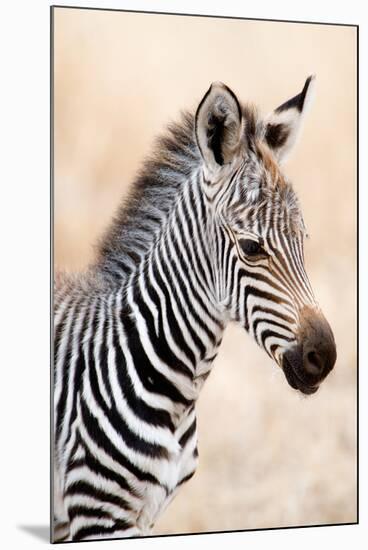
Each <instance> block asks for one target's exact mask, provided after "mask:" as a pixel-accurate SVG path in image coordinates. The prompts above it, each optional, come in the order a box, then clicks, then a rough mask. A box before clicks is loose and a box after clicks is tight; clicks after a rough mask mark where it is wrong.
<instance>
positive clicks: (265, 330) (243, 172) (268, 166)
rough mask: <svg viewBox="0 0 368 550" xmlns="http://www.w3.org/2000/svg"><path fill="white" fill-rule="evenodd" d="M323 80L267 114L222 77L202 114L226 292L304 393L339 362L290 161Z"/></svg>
mask: <svg viewBox="0 0 368 550" xmlns="http://www.w3.org/2000/svg"><path fill="white" fill-rule="evenodd" d="M313 84H314V77H309V78H308V79H307V80H306V83H305V85H304V88H303V90H302V92H301V93H300V94H298V95H296V96H295V97H293V98H292V99H290V100H289V101H287V102H285V103H283V104H282V105H280V107H278V108H277V109H276V110H275V111H274V112H273V113H272V114H271V115H270V116H268V117H267V118H266V119H264V120H262V119H260V118H259V116H258V115H257V112H256V110H255V109H254V108H253V107H249V106H244V105H241V104H240V103H239V101H238V99H237V98H236V96H235V94H234V93H233V92H232V91H231V90H230V89H229V88H228V87H227V86H225V85H224V84H222V83H214V84H212V86H211V87H210V89H209V90H208V92H207V93H206V94H205V96H204V97H203V99H202V101H201V103H200V105H199V107H198V109H197V113H196V118H195V132H196V139H197V144H198V147H199V149H200V152H201V156H202V163H201V182H202V186H203V192H204V195H205V198H206V201H207V204H208V210H209V212H210V213H211V218H212V225H211V227H212V239H211V243H212V245H213V246H212V248H213V253H212V257H213V258H215V260H214V272H215V274H216V295H217V299H218V301H219V302H220V304H221V305H222V307H223V309H224V312H225V314H227V316H228V318H229V319H230V320H233V321H236V322H239V323H240V324H241V325H242V326H243V327H244V328H245V329H246V330H247V331H248V332H249V333H250V335H251V336H252V337H253V338H254V339H255V340H256V342H257V343H258V344H259V345H260V346H261V347H263V348H264V349H265V351H266V352H267V354H268V355H269V356H270V357H272V358H273V359H274V360H275V361H276V363H277V364H278V365H279V366H281V367H282V369H283V371H284V374H285V376H286V379H287V381H288V383H289V384H290V386H292V387H293V388H294V389H298V390H300V391H301V392H303V393H304V394H311V393H314V392H315V391H316V390H317V389H318V387H319V384H320V382H321V381H322V380H323V379H324V378H325V377H326V375H327V374H328V373H329V372H330V371H331V369H332V368H333V366H334V363H335V361H336V347H335V342H334V337H333V333H332V331H331V328H330V326H329V324H328V322H327V321H326V319H325V317H324V316H323V313H322V312H321V310H320V308H319V306H318V304H317V303H316V300H315V298H314V295H313V291H312V288H311V285H310V282H309V280H308V276H307V274H306V271H305V268H304V252H303V241H304V238H305V235H306V230H305V226H304V222H303V217H302V213H301V209H300V205H299V202H298V199H297V196H296V194H295V192H294V190H293V188H292V186H291V184H290V182H289V181H288V180H287V178H286V177H285V175H284V174H283V172H282V170H281V165H282V162H283V161H284V159H285V157H286V155H287V154H288V153H289V151H290V150H291V148H292V146H293V144H294V142H295V141H296V138H297V136H298V133H299V129H300V126H301V122H302V119H303V116H304V114H305V110H306V107H307V105H308V103H309V102H310V97H311V91H312V88H313Z"/></svg>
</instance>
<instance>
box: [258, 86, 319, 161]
mask: <svg viewBox="0 0 368 550" xmlns="http://www.w3.org/2000/svg"><path fill="white" fill-rule="evenodd" d="M314 85H315V76H314V75H312V76H309V77H308V78H307V80H306V81H305V84H304V88H303V90H302V91H301V92H300V94H298V95H296V96H295V97H293V98H291V99H289V100H288V101H286V102H285V103H283V104H282V105H280V106H279V107H277V109H275V111H274V112H273V113H272V114H271V115H270V116H269V117H268V119H267V122H266V132H265V140H266V142H267V144H268V146H269V147H270V148H271V149H272V150H273V151H274V153H275V155H276V157H277V158H278V159H279V161H280V162H283V161H284V160H285V159H286V157H287V155H288V154H289V153H290V151H291V150H292V148H293V147H294V145H295V143H296V141H297V139H298V136H299V134H300V129H301V126H302V121H303V119H304V115H305V113H306V111H307V110H308V106H309V104H310V102H311V99H312V96H313V91H314Z"/></svg>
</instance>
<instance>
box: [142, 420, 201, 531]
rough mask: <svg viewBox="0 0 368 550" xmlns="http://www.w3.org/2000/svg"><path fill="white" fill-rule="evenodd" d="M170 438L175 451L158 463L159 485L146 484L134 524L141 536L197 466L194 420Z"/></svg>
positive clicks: (148, 529)
mask: <svg viewBox="0 0 368 550" xmlns="http://www.w3.org/2000/svg"><path fill="white" fill-rule="evenodd" d="M186 424H187V423H186ZM174 437H175V439H176V441H177V443H178V451H177V452H176V453H170V455H169V458H168V459H167V460H165V461H163V462H162V465H161V467H160V471H159V474H158V476H157V477H158V480H159V484H158V485H153V484H149V485H147V486H146V488H145V494H144V505H143V507H142V510H141V513H140V515H139V518H138V522H137V523H138V526H139V527H140V529H141V530H142V533H145V534H148V533H149V532H150V530H151V528H152V526H153V525H154V523H155V522H156V520H157V519H158V518H159V516H160V515H161V514H162V512H163V511H164V510H165V508H166V507H167V505H168V504H169V503H170V502H171V501H172V499H173V498H174V497H175V496H176V494H177V492H178V491H179V489H180V487H181V486H182V485H183V484H184V483H185V482H186V481H187V480H189V478H191V477H192V475H193V474H194V472H195V470H196V467H197V464H198V452H197V434H196V423H195V419H194V421H192V422H191V423H190V425H189V428H187V429H185V430H184V431H183V429H182V427H181V428H179V429H178V432H177V433H176V434H175V436H174Z"/></svg>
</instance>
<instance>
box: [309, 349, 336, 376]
mask: <svg viewBox="0 0 368 550" xmlns="http://www.w3.org/2000/svg"><path fill="white" fill-rule="evenodd" d="M303 366H304V369H305V370H306V371H307V373H309V374H311V375H312V376H316V377H317V376H322V375H323V374H324V371H325V370H326V371H330V370H331V368H332V367H331V366H330V364H328V363H327V364H326V362H325V360H324V358H323V356H322V355H321V354H320V353H319V352H317V351H316V350H314V349H312V350H311V351H307V352H306V353H305V354H304V360H303Z"/></svg>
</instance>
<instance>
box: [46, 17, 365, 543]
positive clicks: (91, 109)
mask: <svg viewBox="0 0 368 550" xmlns="http://www.w3.org/2000/svg"><path fill="white" fill-rule="evenodd" d="M51 23H52V43H51V46H52V47H51V56H52V60H51V61H52V139H53V149H52V163H53V182H52V186H53V187H52V188H53V197H54V200H53V259H54V262H53V263H54V269H53V271H54V291H53V306H54V321H53V325H54V347H53V373H52V410H51V415H52V422H53V434H52V453H51V454H52V471H53V479H52V487H51V496H52V522H53V525H52V530H53V537H52V538H53V541H54V542H64V541H86V540H97V539H111V538H129V537H145V536H159V535H179V534H186V533H215V532H226V531H246V530H254V529H270V528H284V527H303V526H311V525H314V526H318V525H320V526H323V525H331V524H334V525H335V524H336V525H337V524H351V523H356V522H357V440H356V438H357V429H356V428H357V353H356V351H357V306H356V300H357V287H356V282H357V271H356V266H357V242H356V241H357V217H356V213H357V27H356V26H352V25H332V24H322V23H318V24H317V23H316V24H314V23H298V22H287V21H283V22H281V21H267V20H249V19H242V18H236V17H228V18H221V17H208V16H206V17H205V16H194V15H172V14H158V13H143V12H127V11H117V10H103V9H82V8H80V9H76V8H66V7H54V8H52V13H51ZM244 537H245V540H246V533H244Z"/></svg>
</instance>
